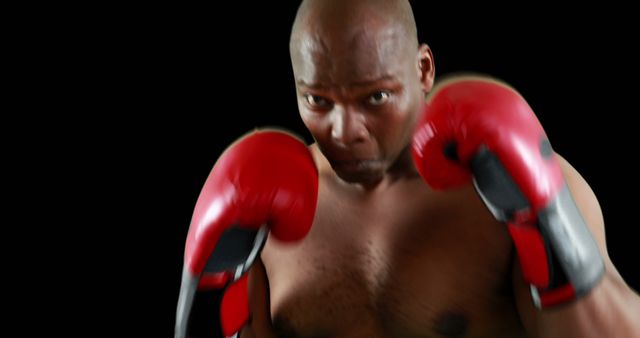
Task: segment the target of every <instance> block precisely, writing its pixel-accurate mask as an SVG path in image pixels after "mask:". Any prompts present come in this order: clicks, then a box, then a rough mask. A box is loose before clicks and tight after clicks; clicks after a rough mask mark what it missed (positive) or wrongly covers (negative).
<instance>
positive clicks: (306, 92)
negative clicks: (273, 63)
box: [292, 24, 423, 183]
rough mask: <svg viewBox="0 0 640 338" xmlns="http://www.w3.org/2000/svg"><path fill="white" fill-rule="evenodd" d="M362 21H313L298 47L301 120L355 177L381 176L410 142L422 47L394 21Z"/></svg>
mask: <svg viewBox="0 0 640 338" xmlns="http://www.w3.org/2000/svg"><path fill="white" fill-rule="evenodd" d="M364 26H367V25H364ZM364 26H361V27H352V28H350V29H346V30H344V29H340V28H336V27H333V28H332V27H329V28H324V29H316V30H314V29H313V27H310V29H309V30H308V31H306V32H305V33H304V34H302V35H301V37H300V40H299V43H298V45H299V48H298V49H296V50H292V63H293V68H294V76H295V79H296V88H297V95H298V107H299V110H300V115H301V117H302V120H303V121H304V123H305V125H306V126H307V128H308V129H309V131H310V132H311V134H312V135H313V137H314V138H315V140H316V142H317V144H318V145H319V147H320V150H321V151H322V153H323V154H324V155H325V157H326V158H327V159H328V160H329V163H330V164H331V166H332V168H333V169H334V170H335V172H336V173H337V174H338V176H339V177H340V178H342V179H343V180H345V181H347V182H352V183H367V182H375V181H379V180H380V179H381V178H382V176H383V175H384V173H385V172H386V171H387V169H388V168H389V167H390V166H391V165H392V164H393V163H394V162H395V161H396V160H397V159H398V157H399V155H400V154H401V153H402V152H403V151H404V150H406V149H407V146H408V144H409V142H410V139H411V135H412V131H413V126H414V123H415V119H416V115H417V111H418V109H419V107H420V104H421V102H422V98H423V93H422V88H421V84H420V75H419V71H418V68H417V67H418V59H417V55H418V54H417V53H418V51H417V48H412V47H411V46H412V45H411V44H410V43H408V42H407V41H406V40H405V38H404V36H403V35H402V31H401V30H400V29H398V28H395V27H393V26H392V25H378V26H376V25H375V24H370V25H368V26H367V27H364ZM342 28H343V27H342Z"/></svg>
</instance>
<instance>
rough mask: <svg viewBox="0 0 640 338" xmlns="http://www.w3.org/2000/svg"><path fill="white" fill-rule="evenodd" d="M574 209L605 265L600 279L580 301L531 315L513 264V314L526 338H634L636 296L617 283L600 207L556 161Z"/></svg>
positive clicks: (639, 329)
mask: <svg viewBox="0 0 640 338" xmlns="http://www.w3.org/2000/svg"><path fill="white" fill-rule="evenodd" d="M558 158H559V162H560V165H561V168H562V171H563V174H564V176H565V179H566V181H567V185H568V186H569V189H570V190H571V193H572V195H573V197H574V200H575V202H576V205H577V206H578V209H579V210H580V212H581V213H582V215H583V216H584V218H585V221H586V223H587V225H588V226H589V228H590V230H591V233H592V234H593V237H594V238H595V239H596V241H597V242H598V246H599V248H600V254H601V255H602V257H603V258H604V260H605V266H606V272H605V275H604V278H603V279H602V280H601V281H600V283H599V284H598V285H597V286H595V287H594V288H593V289H592V290H591V291H590V292H589V294H587V295H585V296H584V297H582V298H580V299H578V300H576V301H574V302H572V303H569V304H566V305H561V306H557V307H554V308H549V309H544V310H542V311H540V310H537V309H536V308H535V307H534V305H533V301H532V299H531V293H530V291H529V285H528V284H527V283H526V282H525V281H524V280H523V278H522V274H521V272H520V266H519V263H518V260H514V261H515V268H514V269H513V270H514V273H513V283H514V290H515V293H516V300H517V305H518V310H519V312H520V316H521V318H522V322H523V324H524V325H525V327H526V329H527V331H528V332H529V334H530V335H531V336H532V337H541V338H554V337H640V321H638V317H639V316H640V297H639V296H638V294H636V293H635V292H634V291H633V290H632V289H631V288H630V287H629V286H628V285H627V284H626V283H625V282H624V280H623V279H622V277H621V276H620V274H619V273H618V271H617V270H616V268H615V266H614V265H613V263H612V262H611V259H610V258H609V255H608V253H607V248H606V243H605V233H604V220H603V216H602V212H601V209H600V205H599V204H598V201H597V199H596V197H595V195H594V193H593V191H592V190H591V188H590V187H589V185H588V184H587V182H586V181H585V180H584V179H583V178H582V177H581V176H580V174H579V173H578V172H577V171H576V170H575V169H574V168H573V167H571V165H570V164H569V163H568V162H567V161H566V160H564V159H563V158H562V157H560V156H558Z"/></svg>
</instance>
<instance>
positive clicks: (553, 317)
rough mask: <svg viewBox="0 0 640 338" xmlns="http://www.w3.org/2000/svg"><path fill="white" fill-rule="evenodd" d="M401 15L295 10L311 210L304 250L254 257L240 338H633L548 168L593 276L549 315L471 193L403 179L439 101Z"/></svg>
mask: <svg viewBox="0 0 640 338" xmlns="http://www.w3.org/2000/svg"><path fill="white" fill-rule="evenodd" d="M410 10H411V9H410V7H408V3H407V2H406V1H401V0H398V1H391V0H384V1H359V0H358V1H344V0H335V1H333V0H325V1H319V0H318V1H305V2H303V4H302V5H301V8H300V10H299V12H298V16H297V18H296V22H295V24H294V28H293V31H292V38H291V59H292V65H293V70H294V76H295V81H296V88H297V96H298V106H299V110H300V115H301V117H302V120H303V121H304V123H305V125H306V126H307V128H308V129H309V131H310V132H311V134H312V135H313V137H314V139H315V140H316V143H315V144H314V145H312V146H311V147H310V151H311V152H312V154H313V156H314V159H315V162H316V165H317V167H318V171H319V174H320V191H319V201H318V207H317V212H316V217H315V219H314V224H313V227H312V229H311V232H310V233H309V235H308V236H307V237H306V238H305V239H304V240H303V241H302V242H300V243H297V244H295V245H285V244H282V243H279V242H278V241H277V240H273V239H272V238H270V239H269V240H268V241H267V244H266V245H265V248H264V251H263V253H262V260H261V261H258V262H257V263H256V264H255V266H254V267H253V268H252V270H251V272H250V277H249V288H250V290H249V292H250V294H249V299H250V309H251V313H252V315H251V322H250V323H249V324H248V325H247V326H246V327H245V328H244V329H243V331H242V333H241V337H245V338H246V337H302V338H304V337H524V336H530V337H545V338H551V337H605V336H611V337H637V336H640V327H639V324H638V321H637V318H636V317H637V314H638V313H640V305H639V304H640V302H639V301H638V296H637V294H635V293H634V292H633V291H632V290H631V289H630V288H629V287H628V286H627V285H626V284H625V283H624V281H623V280H622V278H621V277H620V275H619V274H618V273H617V271H616V269H615V267H614V266H613V264H612V263H611V260H610V259H609V257H608V255H607V251H606V246H605V237H604V221H603V219H602V214H601V211H600V207H599V205H598V201H597V199H596V197H595V195H594V194H593V192H592V191H591V189H590V188H589V186H588V184H587V183H586V182H585V181H584V180H583V179H582V177H581V176H580V175H579V174H578V173H577V172H576V170H575V169H573V168H572V167H571V166H570V165H569V164H568V163H567V162H566V161H564V160H563V159H562V158H561V157H558V159H559V161H560V164H561V167H562V169H563V173H564V175H565V179H566V181H567V184H568V186H569V188H570V190H571V192H572V195H573V196H574V199H575V201H576V204H577V206H578V208H579V210H580V211H581V212H582V213H583V216H584V218H585V220H586V222H587V224H588V226H589V227H590V229H591V232H592V234H593V236H594V238H595V239H596V241H597V242H598V243H599V245H600V250H601V255H602V256H603V258H604V259H605V262H606V266H607V272H606V274H605V276H604V278H603V280H602V281H601V282H600V283H599V284H598V285H597V286H596V287H595V288H594V289H593V290H592V292H590V293H589V294H588V295H587V296H585V297H583V298H581V299H580V300H578V301H575V302H573V303H571V304H569V305H567V306H564V307H561V308H559V309H553V310H545V311H539V310H537V309H535V308H534V306H533V304H532V301H531V296H530V293H529V289H528V288H529V286H528V285H527V284H526V283H525V282H524V281H523V280H522V277H521V274H520V268H519V265H518V262H517V259H515V258H514V252H513V246H512V243H511V239H510V238H509V235H508V234H507V232H506V229H505V227H504V225H503V224H501V223H499V222H497V221H495V220H494V219H493V217H492V216H491V214H490V213H489V212H488V210H487V209H486V208H485V206H484V204H483V203H482V201H481V200H480V199H479V197H478V196H477V194H476V193H475V191H474V189H473V187H472V186H470V185H469V186H466V187H462V188H460V189H456V190H452V191H445V192H439V191H434V190H431V189H430V188H429V187H428V186H426V184H425V183H424V182H423V181H422V180H421V179H420V177H419V176H418V175H417V173H416V170H415V167H414V165H413V163H412V161H411V158H410V154H409V149H408V146H409V142H410V139H411V136H412V131H413V129H414V124H415V121H416V119H417V117H418V114H419V111H420V107H421V106H422V105H423V104H424V103H425V95H427V94H428V93H429V92H431V91H435V90H437V87H436V88H434V76H435V67H434V61H433V55H432V53H431V50H430V49H429V47H428V46H426V45H419V44H418V43H417V39H416V37H415V26H414V23H413V16H412V15H411V13H410ZM426 99H428V96H427V98H426Z"/></svg>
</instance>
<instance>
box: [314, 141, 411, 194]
mask: <svg viewBox="0 0 640 338" xmlns="http://www.w3.org/2000/svg"><path fill="white" fill-rule="evenodd" d="M311 149H312V153H313V156H314V158H315V160H316V165H317V166H318V170H319V172H320V174H322V173H323V172H324V173H330V174H331V176H332V177H333V178H335V179H336V180H337V181H338V182H339V184H340V185H342V186H344V187H347V188H352V189H355V190H358V191H360V192H363V193H369V192H374V191H380V190H384V189H385V188H388V187H391V186H393V185H395V184H396V183H398V182H401V181H403V180H411V179H416V178H419V177H420V175H419V174H418V171H417V169H416V167H415V165H414V164H413V158H412V157H411V148H410V146H409V145H407V147H405V148H404V149H403V150H402V152H401V153H400V155H399V156H398V157H397V158H396V160H395V161H394V162H393V163H392V164H391V166H389V168H387V170H386V171H385V173H384V174H383V175H382V177H380V178H379V179H377V180H372V181H368V182H357V183H353V182H346V181H344V180H342V179H341V178H340V177H338V175H337V174H336V173H335V172H334V171H333V169H332V168H331V165H330V164H329V162H328V161H327V159H326V158H325V157H324V155H322V153H321V152H320V150H319V149H318V147H317V145H315V144H314V145H313V146H311Z"/></svg>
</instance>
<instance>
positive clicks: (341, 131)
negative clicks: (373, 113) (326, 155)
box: [331, 109, 369, 146]
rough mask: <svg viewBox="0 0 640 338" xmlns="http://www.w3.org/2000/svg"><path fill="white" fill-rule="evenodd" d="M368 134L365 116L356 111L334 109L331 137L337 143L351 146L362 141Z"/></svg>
mask: <svg viewBox="0 0 640 338" xmlns="http://www.w3.org/2000/svg"><path fill="white" fill-rule="evenodd" d="M368 135H369V132H368V130H367V128H366V124H365V116H364V115H363V114H362V113H359V112H357V111H352V110H347V109H340V110H338V109H336V110H335V111H334V116H333V121H332V126H331V138H332V139H333V140H334V141H335V142H336V143H337V144H339V145H342V146H351V145H353V144H356V143H361V142H364V141H365V140H366V139H367V137H368Z"/></svg>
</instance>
